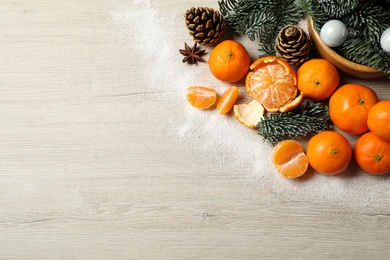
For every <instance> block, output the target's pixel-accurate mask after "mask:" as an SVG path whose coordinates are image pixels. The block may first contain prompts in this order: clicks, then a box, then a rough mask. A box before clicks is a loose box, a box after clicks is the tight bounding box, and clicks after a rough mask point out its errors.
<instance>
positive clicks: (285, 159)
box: [272, 140, 309, 179]
mask: <svg viewBox="0 0 390 260" xmlns="http://www.w3.org/2000/svg"><path fill="white" fill-rule="evenodd" d="M272 162H273V164H274V165H275V167H276V169H277V171H278V172H279V173H280V174H281V175H282V176H283V177H285V178H290V179H294V178H298V177H300V176H302V175H303V174H304V173H305V172H306V171H307V167H308V165H309V159H308V158H307V156H306V154H305V152H304V150H303V147H302V145H301V144H300V143H299V142H297V141H295V140H283V141H281V142H279V143H278V144H277V145H276V146H275V147H274V149H273V151H272Z"/></svg>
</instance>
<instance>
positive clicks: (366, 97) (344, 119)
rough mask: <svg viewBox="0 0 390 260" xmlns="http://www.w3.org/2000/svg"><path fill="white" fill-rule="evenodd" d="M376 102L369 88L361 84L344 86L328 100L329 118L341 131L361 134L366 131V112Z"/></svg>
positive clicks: (374, 94) (372, 91)
mask: <svg viewBox="0 0 390 260" xmlns="http://www.w3.org/2000/svg"><path fill="white" fill-rule="evenodd" d="M377 102H378V96H377V94H376V93H375V91H374V90H372V89H371V88H369V87H367V86H364V85H361V84H345V85H343V86H341V87H340V88H338V89H337V90H336V91H335V92H334V93H333V94H332V96H331V97H330V100H329V116H330V119H331V120H332V122H333V123H334V124H335V125H336V126H337V127H338V128H339V129H340V130H342V131H345V132H347V133H351V134H362V133H364V132H367V131H368V125H367V117H368V111H369V110H370V109H371V107H372V106H374V105H375V104H376V103H377Z"/></svg>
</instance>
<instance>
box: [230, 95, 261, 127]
mask: <svg viewBox="0 0 390 260" xmlns="http://www.w3.org/2000/svg"><path fill="white" fill-rule="evenodd" d="M233 110H234V117H235V118H236V119H237V120H238V121H239V122H240V123H242V124H244V125H245V126H247V127H249V128H257V123H259V121H260V119H261V118H262V117H263V115H264V107H263V106H262V105H261V104H260V103H259V102H257V101H256V100H252V101H251V102H249V103H245V104H239V105H235V106H234V107H233Z"/></svg>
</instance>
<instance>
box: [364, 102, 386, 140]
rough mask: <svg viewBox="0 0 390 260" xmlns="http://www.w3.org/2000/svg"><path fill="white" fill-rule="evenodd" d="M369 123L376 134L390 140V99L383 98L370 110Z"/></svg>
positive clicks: (369, 126)
mask: <svg viewBox="0 0 390 260" xmlns="http://www.w3.org/2000/svg"><path fill="white" fill-rule="evenodd" d="M367 124H368V128H369V129H370V131H371V132H372V133H373V134H374V135H376V136H378V137H379V138H380V139H382V140H384V141H386V142H390V100H388V99H387V100H381V101H379V102H378V103H376V104H375V105H374V106H373V107H372V108H371V109H370V111H368V116H367Z"/></svg>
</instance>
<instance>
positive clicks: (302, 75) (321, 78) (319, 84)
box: [297, 59, 340, 100]
mask: <svg viewBox="0 0 390 260" xmlns="http://www.w3.org/2000/svg"><path fill="white" fill-rule="evenodd" d="M297 77H298V83H297V87H298V89H299V91H301V92H303V93H304V97H305V98H309V99H313V100H324V99H326V98H328V97H330V96H331V95H332V93H333V92H334V91H335V90H336V88H337V87H338V85H339V82H340V75H339V72H338V71H337V69H336V67H335V66H334V65H333V64H332V63H330V62H329V61H327V60H325V59H311V60H309V61H306V62H305V63H303V64H302V66H301V67H299V69H298V70H297Z"/></svg>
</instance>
